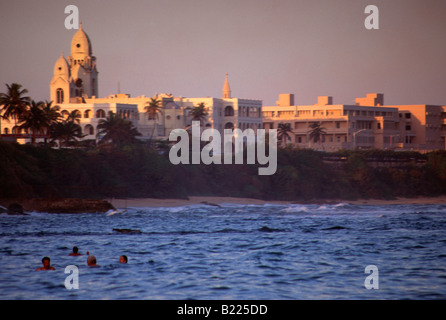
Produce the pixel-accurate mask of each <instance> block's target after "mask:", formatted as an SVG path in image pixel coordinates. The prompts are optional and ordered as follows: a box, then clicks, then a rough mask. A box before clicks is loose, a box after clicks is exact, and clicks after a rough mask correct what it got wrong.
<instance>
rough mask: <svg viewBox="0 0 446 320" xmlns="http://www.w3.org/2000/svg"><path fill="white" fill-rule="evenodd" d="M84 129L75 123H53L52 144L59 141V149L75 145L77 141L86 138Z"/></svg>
mask: <svg viewBox="0 0 446 320" xmlns="http://www.w3.org/2000/svg"><path fill="white" fill-rule="evenodd" d="M85 136H86V135H85V134H82V128H81V126H80V125H78V124H77V123H75V122H74V121H66V120H64V121H62V122H56V123H53V124H52V125H51V127H50V137H51V142H53V141H55V140H58V141H59V147H62V146H69V145H73V144H75V143H76V142H78V140H77V139H82V138H83V137H85Z"/></svg>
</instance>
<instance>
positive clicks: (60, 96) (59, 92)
mask: <svg viewBox="0 0 446 320" xmlns="http://www.w3.org/2000/svg"><path fill="white" fill-rule="evenodd" d="M63 100H64V94H63V89H62V88H58V89H57V90H56V103H63Z"/></svg>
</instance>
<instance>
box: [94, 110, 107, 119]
mask: <svg viewBox="0 0 446 320" xmlns="http://www.w3.org/2000/svg"><path fill="white" fill-rule="evenodd" d="M96 118H105V111H104V110H102V109H99V110H98V111H96Z"/></svg>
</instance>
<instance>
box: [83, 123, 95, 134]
mask: <svg viewBox="0 0 446 320" xmlns="http://www.w3.org/2000/svg"><path fill="white" fill-rule="evenodd" d="M84 132H85V134H89V135H93V134H94V128H93V126H92V125H90V124H89V125H86V126H85V130H84Z"/></svg>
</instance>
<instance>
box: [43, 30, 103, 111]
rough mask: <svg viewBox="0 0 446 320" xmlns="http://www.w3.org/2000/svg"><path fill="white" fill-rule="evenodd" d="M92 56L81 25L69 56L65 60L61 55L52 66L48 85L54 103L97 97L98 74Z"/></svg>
mask: <svg viewBox="0 0 446 320" xmlns="http://www.w3.org/2000/svg"><path fill="white" fill-rule="evenodd" d="M92 54H93V50H92V46H91V42H90V38H89V37H88V35H87V34H86V33H85V31H84V30H83V29H82V23H81V24H80V28H79V30H77V32H76V33H75V34H74V36H73V39H72V40H71V55H70V56H68V57H67V60H66V59H65V58H64V57H63V55H62V56H61V57H60V58H59V59H58V60H57V62H56V64H55V66H54V76H53V79H52V81H51V83H50V92H51V100H53V101H54V102H55V103H70V102H78V101H79V100H78V99H75V98H82V97H87V98H91V97H93V96H96V97H97V96H98V73H99V72H98V71H97V69H96V57H94V56H93V55H92ZM58 79H59V80H58ZM62 83H64V84H65V85H62ZM73 98H74V99H73Z"/></svg>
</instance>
